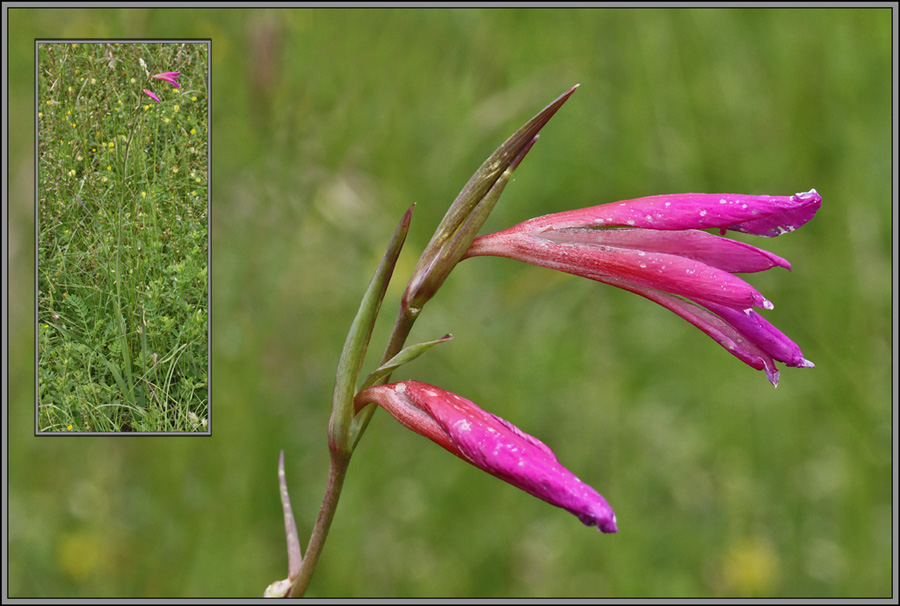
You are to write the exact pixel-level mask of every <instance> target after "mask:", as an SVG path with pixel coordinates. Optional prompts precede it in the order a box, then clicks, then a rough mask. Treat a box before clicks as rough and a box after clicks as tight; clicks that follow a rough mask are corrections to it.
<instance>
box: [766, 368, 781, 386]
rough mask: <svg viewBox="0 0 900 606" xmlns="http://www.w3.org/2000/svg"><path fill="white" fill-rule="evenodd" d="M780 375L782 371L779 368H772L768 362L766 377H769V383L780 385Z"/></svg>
mask: <svg viewBox="0 0 900 606" xmlns="http://www.w3.org/2000/svg"><path fill="white" fill-rule="evenodd" d="M779 376H780V373H779V372H778V370H777V369H775V368H774V367H773V368H770V367H769V365H768V364H767V365H766V378H768V379H769V383H771V384H772V387H778V379H779Z"/></svg>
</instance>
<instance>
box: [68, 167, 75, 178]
mask: <svg viewBox="0 0 900 606" xmlns="http://www.w3.org/2000/svg"><path fill="white" fill-rule="evenodd" d="M69 176H70V177H74V176H75V169H74V168H73V169H72V170H70V171H69Z"/></svg>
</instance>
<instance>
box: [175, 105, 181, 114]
mask: <svg viewBox="0 0 900 606" xmlns="http://www.w3.org/2000/svg"><path fill="white" fill-rule="evenodd" d="M174 109H175V111H176V112H177V111H180V110H181V107H180V106H179V105H177V104H176V105H175V107H174Z"/></svg>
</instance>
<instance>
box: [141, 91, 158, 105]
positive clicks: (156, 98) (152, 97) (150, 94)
mask: <svg viewBox="0 0 900 606" xmlns="http://www.w3.org/2000/svg"><path fill="white" fill-rule="evenodd" d="M144 93H146V95H147V96H148V97H150V98H151V99H153V100H154V101H156V102H157V103H159V97H157V96H156V95H154V94H153V91H149V90H147V89H146V88H145V89H144Z"/></svg>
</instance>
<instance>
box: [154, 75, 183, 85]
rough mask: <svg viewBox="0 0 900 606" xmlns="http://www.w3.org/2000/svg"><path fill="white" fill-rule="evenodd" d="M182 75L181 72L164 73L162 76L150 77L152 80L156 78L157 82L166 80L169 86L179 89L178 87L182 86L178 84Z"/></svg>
mask: <svg viewBox="0 0 900 606" xmlns="http://www.w3.org/2000/svg"><path fill="white" fill-rule="evenodd" d="M180 75H181V72H162V73H161V74H153V75H152V76H150V77H151V78H156V79H157V80H165V81H166V82H168V83H169V84H171V85H172V86H174V87H175V88H178V87H180V86H181V85H180V84H178V82H177V80H178V77H179V76H180Z"/></svg>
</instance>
